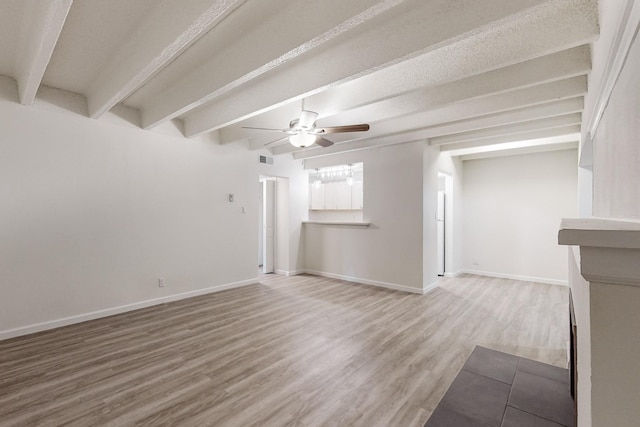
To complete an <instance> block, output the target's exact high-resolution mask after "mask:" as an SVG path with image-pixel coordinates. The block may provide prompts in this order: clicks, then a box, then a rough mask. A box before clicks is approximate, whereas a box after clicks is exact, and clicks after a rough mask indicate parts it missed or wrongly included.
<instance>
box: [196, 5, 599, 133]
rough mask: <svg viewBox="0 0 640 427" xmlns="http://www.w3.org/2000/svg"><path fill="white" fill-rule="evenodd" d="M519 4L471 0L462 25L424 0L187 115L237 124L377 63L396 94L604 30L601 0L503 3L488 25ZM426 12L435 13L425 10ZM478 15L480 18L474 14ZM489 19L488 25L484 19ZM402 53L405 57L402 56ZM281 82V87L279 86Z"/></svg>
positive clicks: (199, 129)
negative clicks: (524, 7)
mask: <svg viewBox="0 0 640 427" xmlns="http://www.w3.org/2000/svg"><path fill="white" fill-rule="evenodd" d="M512 3H515V2H506V3H504V4H503V5H502V6H503V7H501V8H486V7H483V5H481V4H480V3H478V2H469V5H468V6H465V7H464V8H461V9H460V11H464V14H461V13H462V12H459V13H458V15H457V18H458V19H456V20H455V21H453V22H455V23H456V24H457V26H456V25H452V20H450V19H447V20H443V19H442V16H440V15H438V14H434V13H433V11H432V10H430V9H429V7H428V6H429V5H431V6H433V5H435V2H423V3H421V8H420V9H419V10H413V9H412V10H411V11H409V13H408V15H409V16H403V17H402V18H404V20H403V19H400V18H396V19H389V20H388V21H385V22H379V23H377V24H378V25H377V26H376V29H375V31H374V30H371V31H368V32H365V33H364V34H359V35H358V36H354V37H352V38H351V39H349V40H348V41H345V42H343V43H340V44H338V45H336V46H332V47H331V48H327V49H324V50H323V51H322V52H321V53H319V54H318V55H314V56H313V57H307V58H304V60H301V61H296V62H295V64H292V65H290V66H287V67H285V68H284V69H283V70H282V72H280V73H272V74H269V75H268V76H265V77H264V78H262V79H260V81H259V82H256V83H254V84H251V85H247V86H246V87H245V88H242V90H236V91H232V92H230V93H229V94H228V96H226V97H223V98H222V99H220V100H218V101H216V102H213V103H211V104H209V105H207V106H205V107H202V108H199V109H197V110H195V111H193V112H192V113H190V114H188V115H186V116H185V117H184V121H185V132H186V135H187V136H194V135H198V134H200V133H204V132H207V131H210V130H214V129H219V128H221V127H224V126H228V125H231V124H234V123H237V122H238V121H241V120H244V119H247V118H249V117H253V116H255V115H257V114H260V113H262V112H264V111H268V110H270V109H275V108H277V107H278V106H280V105H283V104H285V103H288V102H292V101H295V100H298V99H301V98H303V97H306V96H310V95H313V94H314V93H318V92H320V91H322V90H326V89H328V88H330V87H333V86H336V85H338V84H343V83H346V82H348V81H351V80H354V79H356V78H360V77H362V76H366V75H367V74H370V73H372V72H374V71H377V70H380V71H377V72H376V73H375V81H376V82H377V83H378V84H382V85H384V86H386V87H387V90H388V91H389V92H390V96H393V95H395V94H397V93H401V92H406V91H407V90H408V89H407V84H406V83H405V82H407V81H411V80H413V81H414V83H413V84H416V83H415V82H418V84H419V85H421V86H434V85H437V84H442V83H445V82H448V81H452V80H456V79H460V78H464V77H468V76H471V75H475V74H479V73H482V72H486V71H490V70H493V69H496V68H500V67H504V66H508V65H512V64H515V63H517V62H521V61H523V60H527V59H532V58H535V57H539V56H543V55H546V54H550V53H553V52H557V51H560V50H564V49H566V48H570V47H575V46H579V45H582V44H585V43H588V42H590V41H591V40H593V39H594V37H595V36H596V35H597V34H598V22H597V1H596V0H554V1H550V2H545V3H543V4H542V5H539V6H538V7H535V8H532V9H527V10H526V11H523V12H522V13H515V14H513V10H504V12H506V13H504V14H503V15H504V16H506V18H504V19H499V20H498V21H495V22H492V23H491V24H490V25H487V24H488V23H489V22H491V21H492V20H495V19H496V16H495V15H493V16H492V15H491V13H496V9H500V10H501V11H502V9H504V8H505V7H511V8H513V7H514V6H513V5H512ZM414 9H415V7H414ZM425 11H428V12H430V13H429V14H427V15H425V14H424V12H425ZM472 15H477V16H478V18H477V19H475V20H474V19H472V17H471V16H472ZM482 19H483V20H484V21H485V22H486V23H485V24H484V25H482V24H480V21H481V20H482ZM478 28H480V29H478ZM567 28H571V31H567ZM399 49H400V50H399ZM403 56H404V58H405V59H406V60H405V61H403V62H399V61H401V59H402V57H403ZM470 58H481V60H477V61H475V60H474V61H470V60H469V59H470ZM383 67H386V68H383ZM380 68H382V69H380ZM399 76H404V78H399ZM408 76H410V78H409V77H408ZM362 79H363V82H365V87H371V86H370V84H371V81H369V80H367V79H366V78H365V77H362ZM409 85H411V83H409ZM274 87H277V88H280V89H281V90H278V91H274V90H273V88H274ZM415 87H416V86H413V87H412V88H415ZM412 88H410V89H412Z"/></svg>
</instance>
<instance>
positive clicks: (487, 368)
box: [425, 347, 575, 427]
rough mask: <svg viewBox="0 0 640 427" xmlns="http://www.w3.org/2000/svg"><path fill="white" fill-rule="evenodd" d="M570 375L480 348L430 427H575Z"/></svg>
mask: <svg viewBox="0 0 640 427" xmlns="http://www.w3.org/2000/svg"><path fill="white" fill-rule="evenodd" d="M574 423H575V412H574V404H573V400H572V398H571V394H570V390H569V371H568V370H567V369H562V368H558V367H556V366H552V365H547V364H545V363H540V362H536V361H534V360H530V359H524V358H521V357H518V356H514V355H511V354H506V353H502V352H499V351H495V350H491V349H488V348H484V347H476V348H475V349H474V350H473V353H471V356H469V359H467V361H466V363H465V364H464V366H463V367H462V370H461V371H460V372H459V373H458V375H457V376H456V378H455V379H454V380H453V383H452V384H451V386H450V387H449V390H447V392H446V393H445V395H444V397H443V398H442V400H441V401H440V404H439V405H438V407H437V408H436V410H435V411H434V412H433V414H432V415H431V417H430V418H429V421H427V424H425V427H478V426H480V427H575V425H574Z"/></svg>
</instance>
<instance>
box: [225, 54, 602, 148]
mask: <svg viewBox="0 0 640 427" xmlns="http://www.w3.org/2000/svg"><path fill="white" fill-rule="evenodd" d="M590 69H591V61H590V54H589V47H588V46H579V47H577V48H573V49H569V50H566V51H562V52H559V53H556V54H552V55H547V56H544V57H541V58H537V59H533V60H530V61H525V62H522V63H519V64H516V65H512V66H509V67H505V68H501V69H498V70H494V71H490V72H487V73H483V74H479V75H477V76H473V77H468V78H465V79H462V80H457V81H454V82H451V83H445V84H443V85H440V86H435V87H428V88H423V89H419V90H415V91H412V92H409V93H405V94H402V95H399V96H395V97H392V98H388V99H384V100H379V98H378V97H377V95H376V93H377V90H378V89H380V87H379V86H374V87H372V88H370V89H369V90H368V91H362V92H359V93H350V92H349V91H348V92H347V93H344V92H343V93H342V94H341V93H340V91H339V89H340V88H336V89H330V90H328V91H326V92H323V93H321V94H318V95H314V96H312V97H310V98H307V99H305V105H306V106H307V108H309V109H311V110H313V111H317V112H319V113H320V116H321V117H322V118H320V119H319V120H318V126H339V125H344V124H350V123H358V122H360V121H366V122H368V123H370V122H377V121H380V120H383V119H387V118H392V117H400V116H405V115H408V114H413V113H416V112H419V111H426V110H431V111H434V110H436V109H438V108H440V107H442V106H448V105H451V104H454V103H456V104H455V105H461V104H462V102H466V101H468V100H475V99H486V98H487V97H491V96H494V95H495V94H507V93H512V92H515V91H517V90H519V89H523V88H529V87H532V86H538V85H540V84H542V83H553V82H557V81H560V80H564V81H565V82H567V83H569V84H570V85H572V87H573V85H574V84H576V82H577V80H574V79H570V80H567V79H568V78H571V77H574V78H576V77H577V78H580V76H584V75H586V74H587V73H588V72H589V70H590ZM583 81H584V78H583ZM584 89H585V90H586V83H585V85H584ZM566 90H568V89H566ZM577 90H578V91H582V89H577ZM565 93H566V92H565ZM573 93H576V92H573ZM578 94H579V93H576V95H575V96H577V95H578ZM365 97H368V98H365ZM376 101H378V102H376ZM363 102H365V103H366V102H371V103H370V104H369V105H365V106H363V107H360V108H356V107H357V106H359V105H362V103H363ZM299 110H300V106H299V105H295V104H287V105H285V106H283V107H281V108H279V109H278V110H274V111H271V112H268V113H265V114H262V115H260V116H258V117H255V118H254V119H251V120H247V121H245V122H244V123H242V125H246V126H257V127H274V126H276V127H277V126H283V127H285V126H286V124H287V123H286V122H281V118H282V117H291V118H293V117H295V116H296V115H297V114H299ZM336 110H340V113H339V114H331V115H330V116H329V117H323V113H327V112H329V111H336ZM345 110H347V111H345ZM271 136H272V135H263V134H261V133H258V132H256V131H247V130H244V129H242V128H240V126H229V127H226V128H223V129H222V132H221V137H222V138H223V142H224V143H228V142H234V141H237V140H242V139H246V138H251V139H252V141H253V140H255V141H256V143H257V144H258V145H259V144H264V143H266V142H269V141H270V140H271V139H273V138H271ZM270 138H271V139H270ZM252 145H253V144H252Z"/></svg>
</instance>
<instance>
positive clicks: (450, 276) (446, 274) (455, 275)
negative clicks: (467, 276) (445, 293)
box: [444, 270, 464, 279]
mask: <svg viewBox="0 0 640 427" xmlns="http://www.w3.org/2000/svg"><path fill="white" fill-rule="evenodd" d="M462 273H464V270H458V271H456V272H455V273H446V272H445V273H444V277H446V278H448V279H454V278H456V277H458V276H459V275H461V274H462Z"/></svg>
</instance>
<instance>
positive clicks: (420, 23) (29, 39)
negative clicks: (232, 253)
mask: <svg viewBox="0 0 640 427" xmlns="http://www.w3.org/2000/svg"><path fill="white" fill-rule="evenodd" d="M597 10H598V4H597V0H551V1H542V0H491V1H482V2H478V1H477V0H429V1H425V0H350V1H348V2H345V1H344V0H323V1H322V2H319V1H317V0H272V1H268V2H267V1H257V0H166V1H156V0H136V1H130V0H110V1H104V0H75V1H72V0H49V1H47V2H35V1H24V2H23V1H19V0H4V1H2V2H0V75H4V76H7V77H11V78H13V79H14V80H15V81H16V85H17V88H18V92H19V95H20V96H19V99H18V100H16V102H21V103H23V104H27V105H28V104H31V103H32V102H33V100H34V96H36V90H37V88H38V86H40V85H42V84H44V85H47V86H50V87H54V88H58V89H63V90H65V91H69V92H74V93H77V94H80V95H82V96H83V97H84V98H85V99H86V102H87V111H88V112H89V113H88V115H89V116H90V117H93V118H97V119H100V118H101V117H102V116H104V115H105V114H109V110H111V109H113V108H114V107H117V106H118V105H120V104H123V105H125V106H127V107H129V108H132V109H137V110H139V113H140V114H139V117H140V118H141V119H140V123H138V125H139V126H141V127H143V128H145V129H149V130H150V131H153V128H154V127H156V126H158V125H160V124H162V123H164V122H168V121H170V120H174V119H180V120H182V121H183V122H184V126H183V129H184V133H185V136H186V137H193V136H196V135H201V134H204V133H209V132H215V133H216V134H217V138H216V140H218V141H220V143H221V144H230V145H237V147H238V149H246V148H243V147H247V146H248V147H250V149H262V148H264V144H266V143H268V142H271V141H273V140H274V139H277V138H278V137H280V136H286V134H283V133H278V132H268V131H258V130H250V129H244V128H243V127H245V126H256V127H273V128H286V127H287V126H288V124H289V121H290V120H292V119H294V118H296V117H297V116H298V114H299V111H300V109H301V104H302V100H304V102H305V108H306V109H310V110H313V111H316V112H318V114H319V116H318V117H319V118H318V122H317V124H318V126H332V125H345V124H351V123H369V124H370V125H371V129H370V130H369V131H368V132H355V133H342V134H332V135H327V139H330V140H331V141H333V142H335V144H334V145H333V146H331V147H329V148H310V149H306V150H304V151H299V150H297V149H295V148H294V147H292V146H291V145H289V144H288V143H287V141H286V139H284V140H283V141H281V142H277V143H274V144H271V145H269V147H268V148H269V149H270V150H271V151H272V152H273V153H274V154H288V153H292V154H293V155H294V157H296V158H307V157H313V156H317V155H323V154H327V153H334V152H341V151H348V150H357V149H366V148H368V147H374V146H380V145H388V144H398V143H403V142H409V141H415V140H429V142H430V144H432V145H437V146H439V147H440V148H441V149H442V150H447V151H450V152H452V153H456V152H458V151H456V150H457V149H459V150H463V149H464V151H460V153H465V155H468V154H469V149H473V148H474V147H483V146H485V147H486V146H491V147H494V149H495V150H499V149H500V146H501V145H500V144H503V146H504V147H505V148H508V147H511V146H512V145H509V144H512V143H513V142H515V141H519V140H524V139H526V140H528V141H529V140H530V141H535V142H534V143H532V144H536V145H544V141H548V143H549V145H553V144H554V143H555V142H554V141H559V142H557V143H558V144H564V145H565V146H566V144H567V138H569V139H572V138H577V132H576V129H577V130H578V131H579V126H580V118H581V116H580V114H581V111H582V104H583V96H584V94H585V93H586V90H587V83H588V82H587V75H588V73H589V70H590V62H589V61H590V52H589V44H590V43H591V42H592V41H593V40H594V39H595V38H596V37H597V36H598V31H599V27H598V16H597ZM545 138H547V139H545ZM540 141H543V142H542V143H541V142H540ZM240 142H242V144H240ZM247 143H248V144H247ZM485 151H486V150H485Z"/></svg>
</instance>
